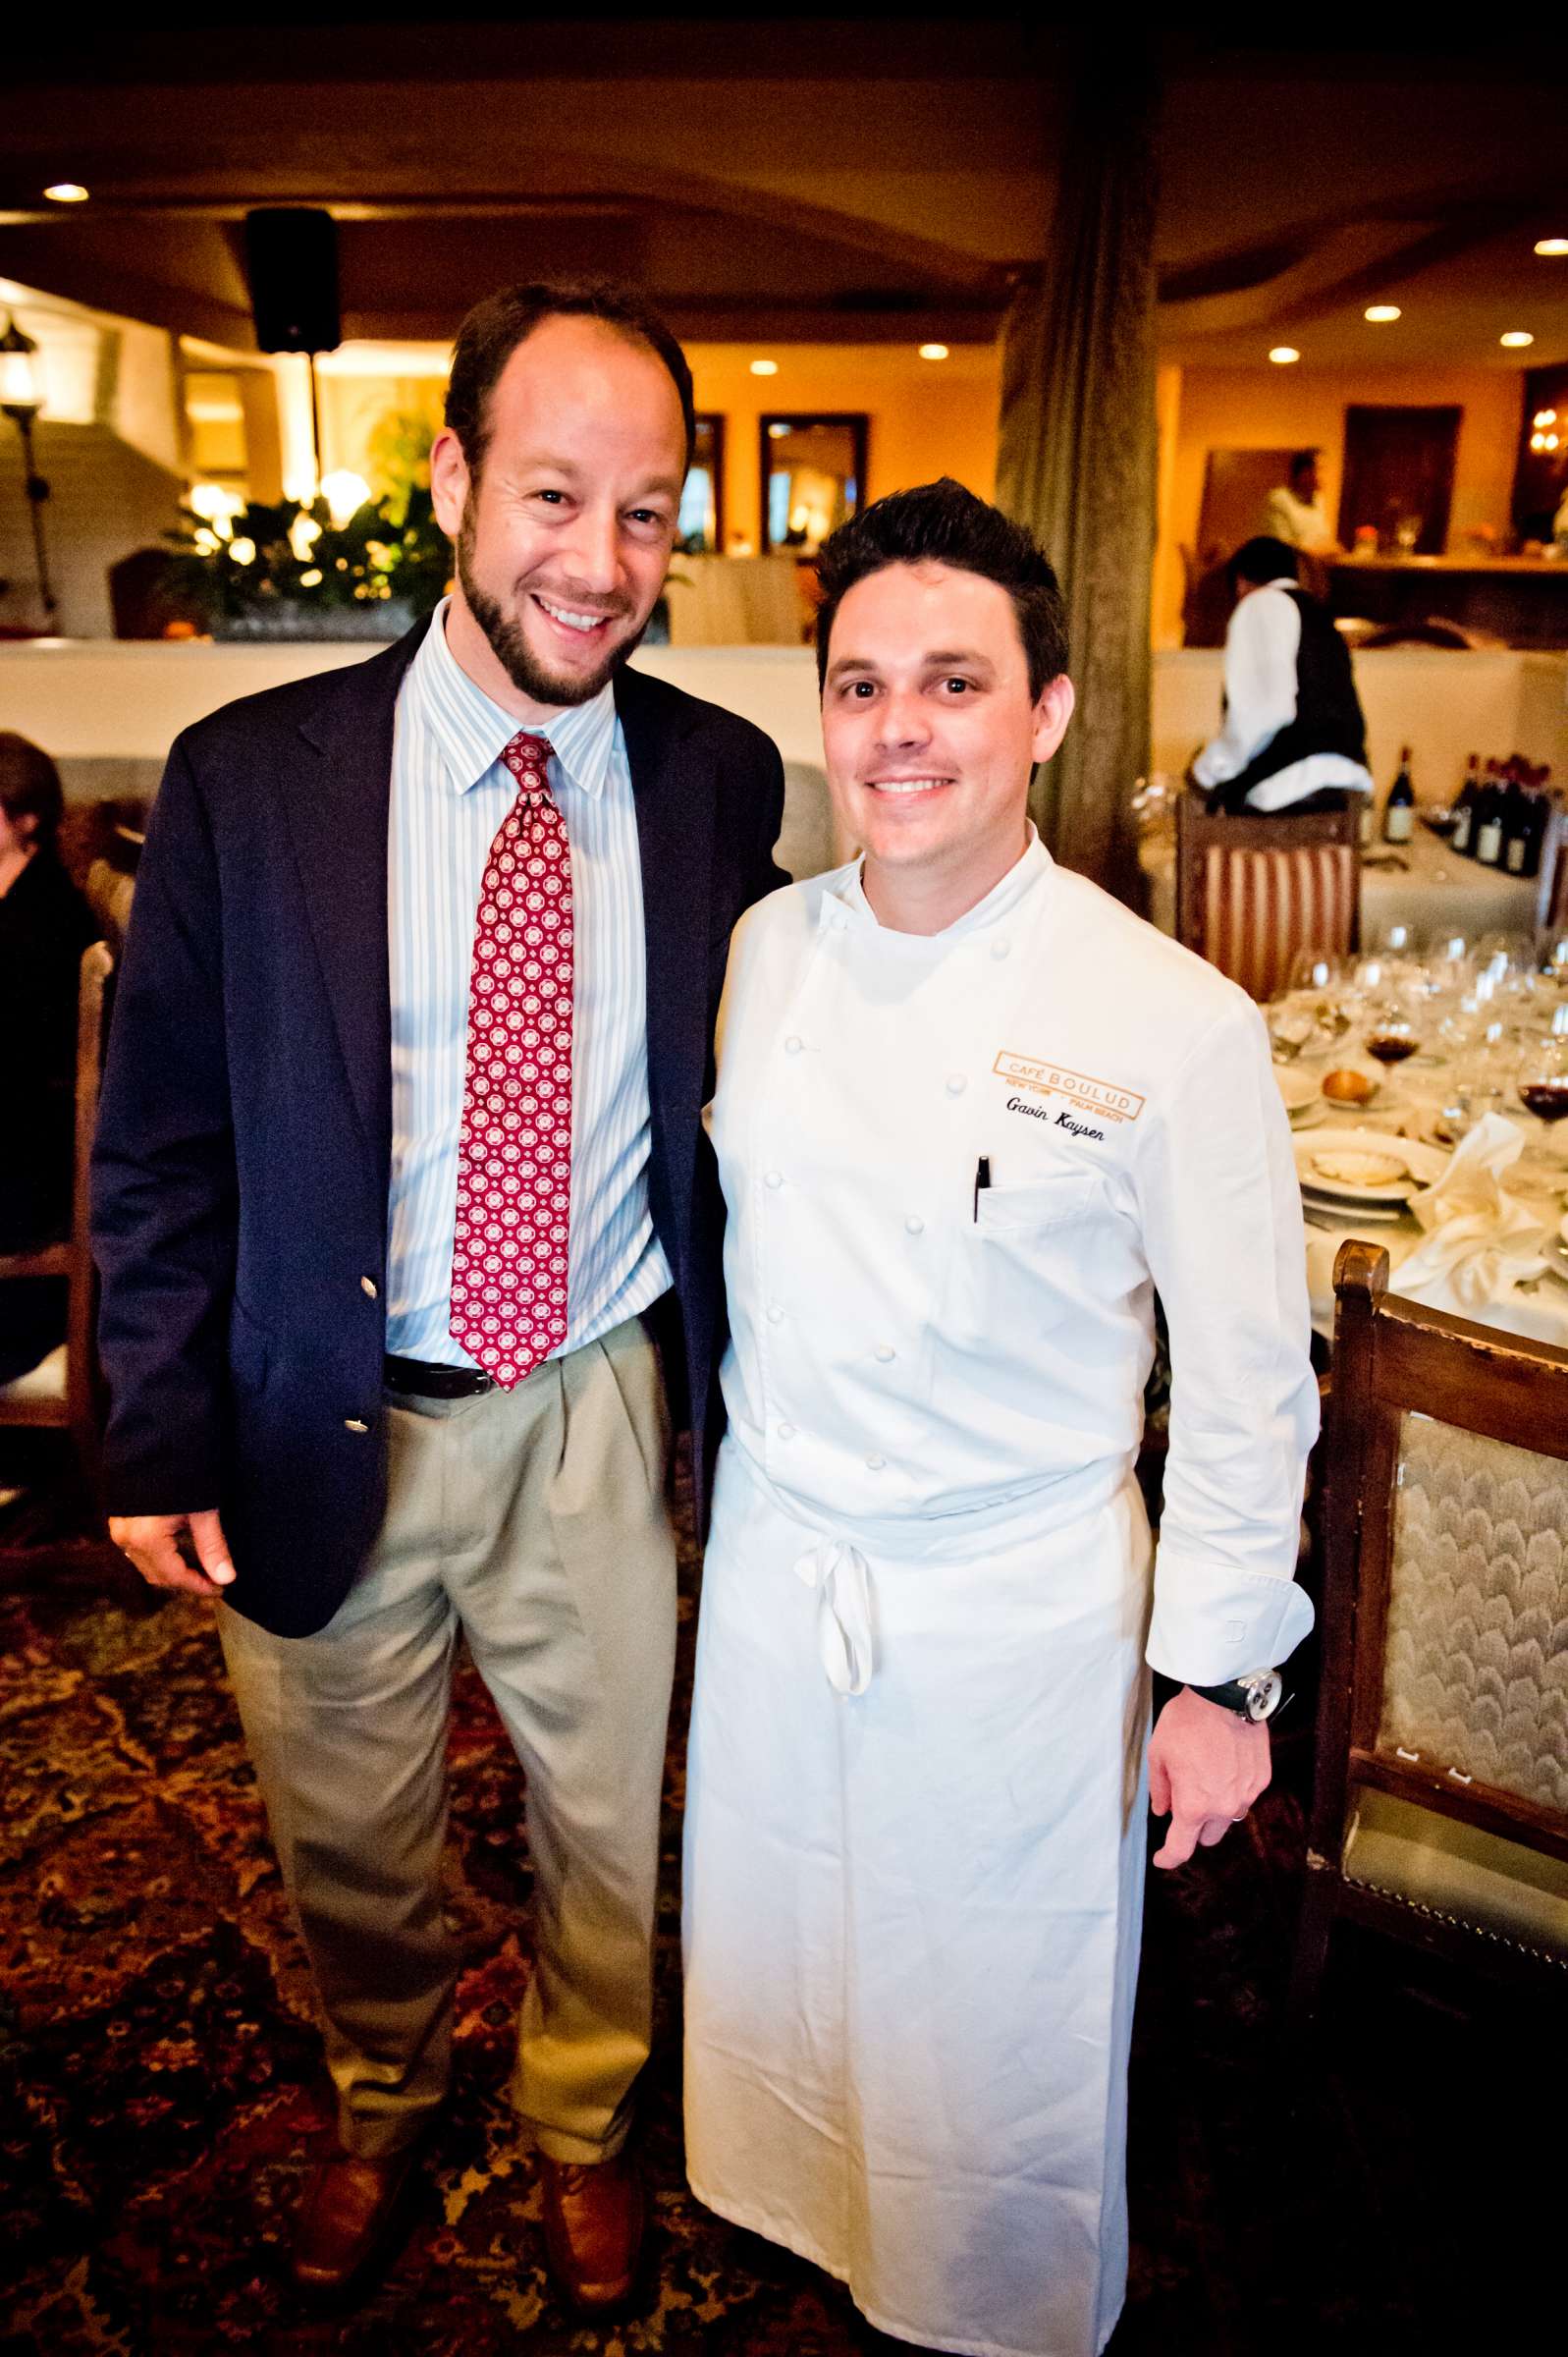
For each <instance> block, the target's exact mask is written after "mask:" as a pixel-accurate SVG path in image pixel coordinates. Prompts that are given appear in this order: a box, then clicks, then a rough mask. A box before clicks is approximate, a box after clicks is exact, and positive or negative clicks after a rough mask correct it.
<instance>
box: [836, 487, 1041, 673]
mask: <svg viewBox="0 0 1568 2357" xmlns="http://www.w3.org/2000/svg"><path fill="white" fill-rule="evenodd" d="M924 564H939V565H951V566H954V567H956V568H957V570H958V571H959V572H960V573H977V574H979V575H980V576H981V578H982V579H984V580H988V581H996V582H997V583H998V584H999V585H1000V587H1001V588H1003V589H1005V590H1006V592H1007V595H1008V596H1009V597H1010V598H1011V599H1012V605H1013V612H1014V613H1015V614H1016V615H1017V617H1018V635H1019V637H1020V638H1021V639H1022V641H1023V651H1024V657H1025V660H1026V662H1027V663H1028V666H1029V693H1030V695H1031V696H1038V695H1039V694H1040V692H1041V690H1042V688H1044V687H1045V686H1047V685H1049V683H1050V682H1051V681H1052V680H1055V679H1059V678H1060V676H1061V674H1062V673H1063V672H1064V671H1065V670H1066V668H1067V614H1066V608H1065V607H1064V606H1063V604H1062V601H1061V588H1060V584H1059V583H1058V581H1057V579H1056V575H1055V570H1054V567H1053V565H1052V562H1051V559H1050V558H1049V557H1048V556H1047V555H1046V553H1045V551H1044V549H1043V548H1041V546H1040V545H1039V543H1038V542H1037V541H1036V540H1035V539H1033V538H1032V536H1031V535H1030V534H1029V533H1028V532H1026V531H1025V530H1024V528H1023V526H1022V524H1019V523H1014V522H1013V521H1012V520H1011V518H1010V517H1007V516H1003V514H1002V512H1001V510H1000V508H994V507H992V506H991V505H990V504H989V502H987V501H986V500H983V499H976V497H975V495H974V493H973V492H972V491H966V490H965V489H964V487H963V485H962V483H955V482H954V481H953V479H952V477H951V475H947V474H945V475H944V476H943V477H942V480H941V481H940V482H936V483H922V484H921V485H920V486H919V488H918V489H917V490H914V491H891V492H890V493H889V494H888V496H887V498H886V499H878V500H874V501H873V502H872V504H871V506H870V507H869V508H863V509H862V510H861V512H860V514H859V515H858V516H852V517H851V518H850V520H849V521H848V522H847V523H841V524H840V525H839V526H838V530H837V531H836V532H833V533H831V534H830V535H829V537H828V538H827V539H826V540H825V541H824V542H823V544H822V553H821V555H820V556H819V557H818V559H817V578H818V580H819V582H820V583H821V585H822V604H821V606H820V607H819V608H818V611H817V684H818V685H819V686H821V685H823V683H824V682H825V681H826V679H827V676H828V643H829V640H830V639H831V638H832V636H833V626H834V621H835V618H836V616H837V615H838V608H839V606H840V604H841V603H842V601H843V598H844V595H845V593H846V592H847V591H848V590H850V589H852V588H853V587H854V585H855V583H856V582H857V581H863V580H865V579H866V578H867V576H869V575H871V574H873V573H882V572H884V571H885V570H886V568H887V567H888V566H890V565H924Z"/></svg>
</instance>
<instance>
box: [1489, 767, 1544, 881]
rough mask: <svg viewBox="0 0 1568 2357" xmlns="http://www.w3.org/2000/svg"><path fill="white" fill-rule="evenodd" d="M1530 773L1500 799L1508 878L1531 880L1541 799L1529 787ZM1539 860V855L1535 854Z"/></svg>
mask: <svg viewBox="0 0 1568 2357" xmlns="http://www.w3.org/2000/svg"><path fill="white" fill-rule="evenodd" d="M1529 775H1530V773H1529V772H1528V771H1527V772H1526V773H1525V777H1524V778H1522V779H1520V778H1516V779H1514V780H1513V781H1512V782H1511V783H1510V785H1509V788H1508V791H1507V793H1506V794H1505V795H1503V818H1502V858H1501V861H1500V862H1499V864H1500V865H1501V866H1502V867H1503V868H1505V869H1506V870H1507V872H1508V874H1509V875H1510V876H1533V875H1534V874H1535V872H1536V870H1535V867H1534V866H1533V865H1532V864H1531V860H1530V847H1531V845H1532V844H1533V843H1534V842H1535V840H1536V809H1537V805H1538V803H1539V802H1540V799H1541V796H1540V795H1538V794H1537V793H1536V791H1535V789H1534V787H1533V786H1531V785H1530V784H1529V783H1528V779H1529ZM1537 856H1538V859H1539V852H1538V854H1537Z"/></svg>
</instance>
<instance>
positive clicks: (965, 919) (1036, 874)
mask: <svg viewBox="0 0 1568 2357" xmlns="http://www.w3.org/2000/svg"><path fill="white" fill-rule="evenodd" d="M1028 827H1029V841H1028V843H1027V844H1026V845H1025V846H1024V849H1023V851H1022V852H1021V854H1020V855H1019V857H1018V858H1017V859H1016V860H1014V862H1013V864H1012V866H1011V867H1009V868H1008V870H1007V872H1006V874H1005V875H1004V876H1003V877H1002V878H1001V880H1000V883H997V884H994V885H993V886H992V888H991V890H990V891H989V892H988V893H987V895H986V897H985V899H984V900H983V901H977V902H976V903H975V904H974V906H973V907H972V908H966V909H965V910H964V913H963V915H962V916H960V917H955V918H954V920H953V922H952V923H951V924H950V925H945V926H944V927H943V929H942V931H941V932H940V933H900V932H899V931H898V930H897V928H896V927H895V926H892V925H884V924H882V923H881V922H880V921H879V919H878V917H877V914H876V911H875V909H874V908H873V907H872V905H871V903H870V902H869V901H868V900H867V898H866V888H865V881H864V869H865V864H866V863H865V855H864V853H862V855H861V856H860V858H858V859H857V860H856V861H855V864H854V866H853V867H852V868H851V869H850V870H849V873H848V874H847V875H846V876H845V877H844V879H843V882H842V883H841V884H840V885H838V888H837V889H836V890H835V891H833V892H828V893H824V895H823V902H822V911H823V916H824V918H825V919H826V918H831V917H832V913H833V911H834V909H836V908H837V909H839V910H847V911H848V913H849V916H850V917H851V919H853V920H854V921H855V922H856V923H857V924H859V925H860V926H862V927H864V926H868V925H869V926H870V927H871V928H872V930H873V931H874V932H877V933H881V934H885V935H886V936H887V937H888V939H889V940H890V941H918V942H930V943H933V944H935V943H946V942H950V941H959V940H961V939H962V938H963V937H964V935H965V934H969V933H982V932H984V931H986V930H987V928H988V927H990V926H992V925H995V924H1000V921H1001V920H1002V918H1003V917H1007V916H1011V914H1012V913H1013V910H1014V909H1015V908H1016V907H1017V906H1018V904H1019V903H1020V901H1022V900H1023V899H1024V898H1025V897H1026V895H1027V894H1029V893H1031V892H1032V891H1033V890H1034V888H1035V886H1036V885H1037V884H1038V883H1040V882H1041V881H1042V880H1043V879H1044V878H1045V877H1046V876H1047V875H1048V874H1049V873H1050V871H1051V869H1052V868H1053V867H1054V864H1055V862H1054V860H1053V858H1052V856H1051V853H1050V852H1049V851H1048V850H1047V849H1046V847H1045V845H1044V844H1043V843H1042V842H1041V840H1040V834H1039V830H1038V829H1037V828H1036V826H1035V822H1034V820H1033V819H1030V820H1029V821H1028Z"/></svg>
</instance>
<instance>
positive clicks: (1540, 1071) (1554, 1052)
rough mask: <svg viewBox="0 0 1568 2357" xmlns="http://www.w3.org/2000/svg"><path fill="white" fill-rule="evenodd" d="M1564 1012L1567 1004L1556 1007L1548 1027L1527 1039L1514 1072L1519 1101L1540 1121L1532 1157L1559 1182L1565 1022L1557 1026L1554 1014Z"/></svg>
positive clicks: (1566, 1077)
mask: <svg viewBox="0 0 1568 2357" xmlns="http://www.w3.org/2000/svg"><path fill="white" fill-rule="evenodd" d="M1565 1015H1568V1008H1559V1009H1558V1010H1557V1013H1556V1014H1554V1015H1553V1017H1552V1025H1551V1028H1550V1030H1548V1031H1543V1032H1541V1033H1540V1034H1539V1035H1538V1036H1537V1037H1536V1038H1535V1039H1533V1040H1531V1041H1529V1043H1528V1044H1527V1045H1526V1048H1525V1050H1524V1053H1523V1055H1522V1056H1521V1057H1520V1059H1519V1064H1518V1068H1517V1069H1516V1071H1515V1074H1514V1087H1515V1090H1516V1092H1517V1094H1518V1097H1519V1102H1520V1104H1521V1105H1523V1107H1524V1108H1525V1111H1526V1112H1527V1113H1533V1114H1534V1115H1535V1117H1536V1119H1537V1121H1538V1122H1540V1123H1541V1151H1540V1154H1539V1156H1538V1157H1535V1158H1534V1159H1538V1160H1539V1161H1540V1163H1541V1166H1542V1168H1543V1170H1544V1171H1545V1173H1546V1175H1547V1176H1548V1177H1549V1178H1551V1179H1552V1180H1553V1181H1554V1182H1555V1183H1557V1184H1559V1185H1560V1184H1561V1182H1562V1180H1563V1178H1564V1177H1565V1176H1568V1169H1565V1165H1564V1161H1563V1157H1562V1155H1561V1153H1560V1152H1559V1151H1558V1150H1557V1147H1556V1143H1555V1135H1554V1133H1555V1130H1556V1126H1557V1124H1558V1123H1559V1122H1561V1121H1565V1120H1568V1026H1565V1027H1564V1028H1561V1029H1560V1028H1559V1027H1558V1018H1559V1017H1561V1016H1565ZM1548 1140H1549V1141H1551V1142H1550V1143H1549V1144H1548V1142H1547V1141H1548Z"/></svg>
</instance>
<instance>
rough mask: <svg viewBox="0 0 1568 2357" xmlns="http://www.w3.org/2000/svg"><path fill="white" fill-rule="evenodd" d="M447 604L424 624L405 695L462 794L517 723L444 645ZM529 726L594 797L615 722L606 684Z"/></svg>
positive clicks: (496, 756) (484, 772)
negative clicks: (414, 705) (584, 700)
mask: <svg viewBox="0 0 1568 2357" xmlns="http://www.w3.org/2000/svg"><path fill="white" fill-rule="evenodd" d="M451 602H452V601H451V600H450V598H443V599H442V601H441V603H440V605H439V606H437V608H436V610H435V612H434V613H433V614H432V615H431V617H430V628H429V630H426V632H425V634H424V637H423V638H422V639H421V641H420V643H419V646H418V649H417V651H416V653H415V655H414V658H413V661H412V662H411V663H410V664H409V666H408V680H407V693H408V694H409V695H410V696H411V697H412V698H413V699H414V700H415V702H416V703H417V705H418V708H419V710H420V712H421V714H422V716H423V718H424V721H425V724H426V726H427V727H428V728H429V730H430V732H431V734H432V736H433V737H434V738H435V740H436V742H437V744H438V746H439V747H440V750H441V754H442V758H443V760H444V762H445V764H446V768H447V775H448V780H449V783H450V784H451V785H452V787H453V788H454V790H455V791H456V792H457V793H459V794H466V793H467V792H468V791H469V789H470V788H471V787H473V786H477V785H478V783H479V781H480V779H481V778H484V777H487V776H488V775H489V773H490V771H491V770H492V769H494V767H495V765H496V763H497V762H498V761H499V760H500V758H501V754H502V750H503V748H504V747H505V746H506V745H508V744H510V743H511V741H512V740H513V738H514V737H515V735H516V734H517V731H518V729H519V728H520V727H522V726H523V723H522V722H520V721H518V720H516V719H514V716H513V715H512V713H510V712H504V711H503V710H502V708H501V706H500V705H499V704H497V703H494V702H492V700H491V698H490V697H489V696H488V695H486V693H485V691H484V689H483V688H482V687H481V686H479V685H478V684H477V682H475V681H473V680H470V679H469V677H468V674H467V673H466V672H465V671H464V670H463V668H462V665H461V664H460V662H459V661H458V658H457V656H456V655H455V654H454V653H453V651H452V649H451V647H450V646H449V645H448V644H447V608H448V606H449V605H450V604H451ZM527 726H528V733H529V735H530V736H533V737H543V738H544V739H546V740H547V741H548V743H549V745H550V748H551V751H552V752H553V753H554V754H555V757H556V764H557V767H558V768H559V769H560V770H561V771H562V773H563V774H564V775H565V777H566V778H567V779H568V781H569V783H570V784H571V785H573V786H575V787H578V788H579V789H580V790H581V792H582V793H584V794H586V795H589V796H590V797H591V798H592V799H593V800H595V801H597V800H598V798H599V796H600V795H602V794H603V792H604V788H605V780H606V779H607V777H608V776H609V774H610V762H611V757H612V755H613V753H614V751H615V747H616V741H617V734H618V730H619V727H620V723H619V722H618V720H617V717H616V698H615V689H614V687H613V686H612V685H610V683H609V682H607V683H606V684H605V685H604V686H603V687H601V689H600V690H599V693H598V694H597V695H596V696H594V697H593V698H592V699H591V700H590V701H589V702H588V703H585V704H572V705H569V706H568V708H567V709H566V710H565V711H562V712H557V713H554V714H552V716H551V718H550V719H549V720H546V721H531V722H529V723H528V724H527Z"/></svg>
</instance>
